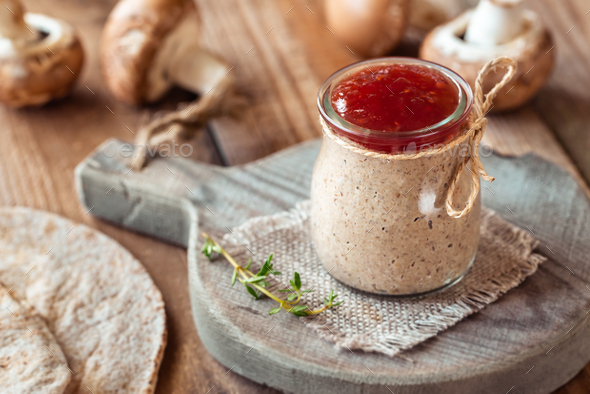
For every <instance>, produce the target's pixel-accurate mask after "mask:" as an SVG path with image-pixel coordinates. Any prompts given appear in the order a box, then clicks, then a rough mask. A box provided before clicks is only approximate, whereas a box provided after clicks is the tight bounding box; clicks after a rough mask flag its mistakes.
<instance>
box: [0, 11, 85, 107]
mask: <svg viewBox="0 0 590 394" xmlns="http://www.w3.org/2000/svg"><path fill="white" fill-rule="evenodd" d="M83 61H84V50H83V49H82V45H81V44H80V40H79V39H78V37H77V34H76V32H75V30H74V28H73V27H72V26H70V25H69V24H67V23H65V22H63V21H61V20H58V19H54V18H50V17H48V16H45V15H41V14H33V13H26V14H25V13H24V10H23V7H22V5H21V4H20V2H19V1H18V0H0V102H2V103H4V104H6V105H9V106H11V107H24V106H30V105H42V104H45V103H47V102H48V101H50V100H53V99H56V98H60V97H63V96H65V95H66V94H67V93H68V92H69V91H70V89H71V87H72V86H73V84H74V82H75V81H76V79H77V78H78V75H79V74H80V69H81V68H82V63H83Z"/></svg>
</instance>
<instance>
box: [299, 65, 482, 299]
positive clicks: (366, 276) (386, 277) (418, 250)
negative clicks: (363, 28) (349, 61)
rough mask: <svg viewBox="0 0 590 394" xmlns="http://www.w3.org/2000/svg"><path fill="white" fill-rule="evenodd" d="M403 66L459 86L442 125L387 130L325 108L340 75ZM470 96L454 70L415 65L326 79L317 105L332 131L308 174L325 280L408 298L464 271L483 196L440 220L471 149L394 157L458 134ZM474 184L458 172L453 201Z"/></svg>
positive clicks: (347, 70)
mask: <svg viewBox="0 0 590 394" xmlns="http://www.w3.org/2000/svg"><path fill="white" fill-rule="evenodd" d="M407 63H411V64H417V65H421V66H424V67H426V68H427V69H432V70H436V72H442V73H444V75H445V76H447V77H448V78H449V80H450V81H452V83H456V85H457V88H458V94H459V96H460V97H459V100H457V108H456V110H455V111H454V112H453V113H452V114H451V115H450V116H448V117H447V118H446V119H444V120H443V121H440V122H438V123H437V124H433V125H430V126H428V127H425V128H422V129H419V130H407V131H403V132H396V133H384V132H382V131H376V130H367V129H363V128H361V127H358V126H357V125H354V124H352V123H349V122H347V121H346V120H345V119H343V118H342V117H340V115H338V113H337V112H336V111H335V109H334V108H333V107H332V101H331V100H330V97H331V94H332V92H333V89H334V88H335V87H336V86H338V83H339V82H340V81H342V80H343V79H344V78H345V77H346V76H349V75H353V74H354V73H355V72H358V71H359V70H361V69H363V68H366V67H369V68H373V69H374V68H375V67H376V66H382V65H389V64H407ZM472 97H473V96H472V92H471V89H470V87H469V85H468V84H467V83H466V82H465V81H464V80H463V79H461V77H459V76H458V75H457V74H455V73H453V72H452V71H450V70H447V69H445V68H444V67H441V66H438V65H435V64H432V63H429V62H425V61H421V60H418V59H408V58H382V59H374V60H369V61H365V62H361V63H357V64H354V65H352V66H349V67H346V68H344V69H342V70H340V71H338V72H336V73H335V74H333V75H332V76H331V77H330V78H329V79H328V80H327V81H326V82H325V84H324V85H323V86H322V88H321V90H320V92H319V95H318V107H319V111H320V114H321V116H322V119H323V120H324V122H325V124H326V126H327V127H328V128H329V131H330V133H329V134H328V133H324V137H323V142H322V148H321V150H320V154H319V157H318V159H317V162H316V165H315V169H314V174H313V180H312V191H311V199H312V237H313V240H314V244H315V247H316V251H317V253H318V256H319V258H320V260H321V261H322V264H323V265H324V267H325V268H326V270H328V271H329V272H330V274H331V275H332V276H334V277H335V278H336V279H339V280H340V281H342V282H344V283H346V284H348V285H350V286H352V287H355V288H358V289H361V290H364V291H368V292H372V293H379V294H391V295H410V294H423V293H427V292H430V291H433V290H437V289H440V288H443V287H446V286H448V285H450V284H453V283H456V282H457V281H458V280H459V279H460V278H461V277H462V276H463V275H464V274H465V273H466V271H467V270H468V268H469V266H470V264H471V263H472V262H473V259H474V257H475V254H476V251H477V245H478V242H479V224H480V206H481V202H480V198H479V196H478V198H477V200H476V201H475V204H474V206H473V208H472V209H471V210H470V211H469V212H468V213H467V214H466V215H464V216H463V217H461V218H453V217H451V216H449V215H448V214H447V211H446V209H445V201H446V197H447V191H448V188H449V184H450V182H451V179H452V178H453V176H454V174H455V173H456V171H457V168H458V166H459V164H460V163H461V161H462V160H463V158H464V157H465V154H469V153H470V152H465V151H464V149H462V148H461V147H457V149H454V150H453V149H449V150H446V149H442V150H441V149H432V151H431V152H430V153H427V154H424V155H413V156H412V157H411V158H400V157H401V156H400V155H406V154H408V151H407V149H408V147H412V149H413V152H414V153H415V152H416V151H417V152H421V151H424V152H426V151H425V149H431V148H432V147H434V146H436V145H438V146H439V147H440V146H443V147H445V146H447V145H449V144H451V143H452V142H453V141H454V140H456V139H457V138H460V136H461V133H462V131H463V126H464V124H465V121H466V119H467V116H468V115H469V112H470V110H471V103H472ZM339 140H340V142H342V141H345V144H341V143H339ZM350 145H352V146H355V147H357V148H358V149H350V148H349V146H350ZM347 146H348V147H347ZM363 151H364V152H363ZM372 152H375V153H377V152H384V153H386V154H384V155H373V154H372ZM465 171H468V170H467V169H466V170H465ZM471 187H472V181H471V176H461V177H460V178H459V180H458V183H457V187H456V189H455V194H454V197H455V198H454V201H458V202H465V201H466V200H467V198H468V195H469V193H470V191H471ZM456 208H459V207H456Z"/></svg>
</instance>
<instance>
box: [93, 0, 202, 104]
mask: <svg viewBox="0 0 590 394" xmlns="http://www.w3.org/2000/svg"><path fill="white" fill-rule="evenodd" d="M185 18H193V19H194V21H195V25H196V26H198V17H197V11H196V7H195V5H194V4H193V2H192V1H190V0H121V1H120V2H119V3H117V5H116V6H115V8H113V11H112V12H111V14H110V15H109V18H108V20H107V22H106V24H105V26H104V30H103V33H102V38H101V47H100V52H101V53H100V58H101V66H102V73H103V75H104V79H105V82H106V85H107V87H108V88H109V90H110V91H111V93H112V94H113V95H114V96H115V97H116V98H117V99H119V100H121V101H123V102H126V103H129V104H134V105H139V104H143V103H146V102H150V101H154V100H155V99H157V98H159V96H161V95H162V94H163V93H165V91H166V90H168V88H169V87H170V83H169V82H168V81H167V80H166V78H165V76H161V75H154V73H153V72H152V67H153V65H154V63H155V62H157V61H158V52H159V49H160V48H161V47H162V46H163V44H164V42H165V40H166V38H167V37H168V35H169V34H170V33H171V32H172V31H173V30H175V28H176V27H177V26H178V25H179V24H180V23H181V21H182V20H183V19H185ZM184 39H186V40H193V39H195V37H184Z"/></svg>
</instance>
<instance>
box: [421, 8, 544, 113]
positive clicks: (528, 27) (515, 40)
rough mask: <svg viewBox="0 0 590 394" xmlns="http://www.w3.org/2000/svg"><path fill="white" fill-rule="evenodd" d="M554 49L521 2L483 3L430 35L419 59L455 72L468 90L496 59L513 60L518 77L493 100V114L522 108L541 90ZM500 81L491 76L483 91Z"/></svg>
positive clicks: (533, 15)
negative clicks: (482, 70) (482, 68)
mask: <svg viewBox="0 0 590 394" xmlns="http://www.w3.org/2000/svg"><path fill="white" fill-rule="evenodd" d="M552 49H553V42H552V40H551V36H550V34H549V32H548V31H547V29H546V28H545V27H544V26H543V24H542V22H541V20H540V18H539V16H538V15H537V14H536V13H535V12H533V11H532V10H529V9H526V8H524V7H523V5H522V0H481V1H480V2H479V4H478V6H477V7H476V8H475V9H474V10H469V11H466V12H465V13H463V14H461V15H460V16H458V17H457V18H455V19H453V20H452V21H450V22H448V23H445V24H443V25H441V26H438V27H436V28H435V29H434V30H432V31H431V32H430V33H429V34H428V36H427V37H426V39H425V40H424V42H423V43H422V46H421V48H420V57H421V58H422V59H425V60H430V61H432V62H435V63H439V64H442V65H444V66H447V67H449V68H451V69H453V70H455V71H456V72H457V73H458V74H460V75H461V76H462V77H463V78H465V80H466V81H467V82H469V84H470V85H471V86H472V87H473V85H474V82H475V79H476V78H477V73H478V70H479V69H481V67H482V66H483V65H484V64H485V63H487V62H488V61H490V60H492V59H495V58H497V57H500V56H508V57H511V58H513V59H514V60H516V61H517V63H518V72H517V74H516V76H515V77H514V78H513V79H512V83H510V84H509V86H506V87H504V88H503V89H502V90H501V91H500V92H499V94H498V95H497V96H496V99H495V100H494V110H495V111H501V110H510V109H514V108H516V107H519V106H520V105H522V104H524V103H526V102H527V101H528V100H529V99H530V98H531V97H533V95H534V94H535V93H536V92H537V91H538V90H539V89H540V88H541V87H542V86H543V84H544V83H545V81H546V80H547V78H549V74H550V73H551V70H552V68H553V63H554V53H555V51H554V50H552ZM501 78H502V75H497V76H495V78H494V76H493V75H490V77H488V79H487V80H486V83H485V85H484V89H489V88H491V87H492V86H494V85H495V84H496V83H497V82H498V81H499V80H500V79H501Z"/></svg>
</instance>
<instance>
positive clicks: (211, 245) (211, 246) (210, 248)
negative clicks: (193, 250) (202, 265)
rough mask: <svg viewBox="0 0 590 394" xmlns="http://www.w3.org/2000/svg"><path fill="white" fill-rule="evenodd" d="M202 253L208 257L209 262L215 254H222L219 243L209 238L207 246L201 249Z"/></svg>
mask: <svg viewBox="0 0 590 394" xmlns="http://www.w3.org/2000/svg"><path fill="white" fill-rule="evenodd" d="M201 252H202V253H203V254H204V255H205V256H207V258H208V259H209V261H211V255H212V254H213V252H215V253H219V254H221V247H220V246H219V245H217V243H215V242H214V241H213V240H211V239H209V238H208V239H206V240H205V244H204V245H203V247H202V248H201Z"/></svg>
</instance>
